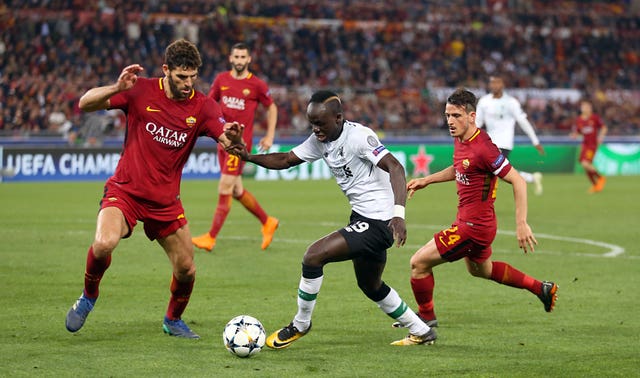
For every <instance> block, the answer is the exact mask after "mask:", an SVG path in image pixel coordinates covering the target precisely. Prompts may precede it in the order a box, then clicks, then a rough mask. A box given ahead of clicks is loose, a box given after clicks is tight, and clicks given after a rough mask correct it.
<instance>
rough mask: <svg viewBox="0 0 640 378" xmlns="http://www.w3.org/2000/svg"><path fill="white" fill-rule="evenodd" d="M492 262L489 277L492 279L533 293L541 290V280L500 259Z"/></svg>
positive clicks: (537, 293)
mask: <svg viewBox="0 0 640 378" xmlns="http://www.w3.org/2000/svg"><path fill="white" fill-rule="evenodd" d="M492 264H493V267H492V268H491V279H492V280H493V281H496V282H497V283H501V284H503V285H507V286H511V287H517V288H519V289H527V290H529V291H530V292H532V293H533V294H535V295H540V293H541V292H542V282H540V281H538V280H536V279H535V278H533V277H531V276H528V275H526V274H524V273H522V272H521V271H519V270H518V269H516V268H514V267H512V266H511V265H509V264H507V263H504V262H501V261H494V262H493V263H492Z"/></svg>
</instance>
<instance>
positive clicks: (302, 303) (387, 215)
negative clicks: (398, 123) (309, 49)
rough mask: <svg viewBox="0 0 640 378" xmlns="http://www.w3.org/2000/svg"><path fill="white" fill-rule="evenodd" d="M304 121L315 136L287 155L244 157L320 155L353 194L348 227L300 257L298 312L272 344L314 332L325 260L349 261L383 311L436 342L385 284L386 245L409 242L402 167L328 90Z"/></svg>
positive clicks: (277, 159) (278, 159) (285, 160)
mask: <svg viewBox="0 0 640 378" xmlns="http://www.w3.org/2000/svg"><path fill="white" fill-rule="evenodd" d="M307 119H308V120H309V123H310V124H311V129H312V131H313V134H312V135H311V136H309V138H308V139H307V140H306V141H304V142H303V143H302V144H300V145H298V146H296V147H294V148H293V149H292V150H291V151H289V152H279V153H270V154H265V155H249V154H248V152H247V151H246V150H245V149H244V148H238V149H237V150H236V151H235V153H238V154H239V155H240V156H241V157H242V159H243V160H246V161H250V162H252V163H255V164H258V165H260V166H263V167H265V168H270V169H287V168H289V167H293V166H296V165H298V164H301V163H303V162H305V161H306V162H312V161H316V160H319V159H323V160H324V161H325V163H326V164H327V165H328V166H329V168H330V170H331V172H332V174H333V176H334V177H335V179H336V182H337V183H338V185H339V186H340V188H341V189H342V191H343V192H344V194H345V195H346V196H347V198H348V199H349V203H350V204H351V217H350V220H349V224H348V225H347V226H345V227H343V228H341V229H339V230H337V231H334V232H332V233H330V234H329V235H326V236H324V237H322V238H321V239H319V240H317V241H315V242H314V243H313V244H311V245H310V246H309V247H308V248H307V251H306V252H305V254H304V257H303V258H302V277H301V279H300V284H299V286H298V312H297V313H296V315H295V316H294V318H293V320H292V321H291V323H289V325H287V326H285V327H283V328H281V329H280V330H278V331H276V332H274V333H273V334H271V335H270V336H269V337H267V342H266V344H267V346H269V347H271V348H275V349H279V348H285V347H287V346H289V345H290V344H291V343H292V342H294V341H295V340H297V339H299V338H300V337H302V336H304V335H306V334H307V333H308V332H309V330H310V329H311V314H312V312H313V309H314V307H315V304H316V297H317V295H318V292H319V291H320V287H321V285H322V280H323V267H324V265H325V264H328V263H332V262H338V261H345V260H351V261H352V262H353V268H354V271H355V275H356V280H357V282H358V287H359V288H360V289H361V290H362V292H363V293H364V294H365V295H366V296H367V297H368V298H369V299H371V300H372V301H374V302H375V303H376V304H377V305H378V306H379V307H380V309H381V310H382V311H383V312H384V313H386V314H387V315H389V316H390V317H392V318H394V319H396V320H397V321H398V322H399V323H401V324H402V325H403V326H405V327H407V328H409V332H411V334H412V337H413V340H414V342H415V343H421V344H432V343H433V342H434V341H435V340H436V333H435V330H433V329H430V328H429V326H428V325H426V324H425V323H424V322H422V321H421V320H420V319H419V318H418V316H417V315H416V314H415V313H414V312H413V311H411V310H410V309H409V307H408V306H407V305H406V303H405V302H404V301H403V300H402V299H401V298H400V296H399V295H398V293H397V292H396V291H395V290H394V289H392V288H391V287H389V286H388V285H387V284H385V283H384V281H382V272H383V271H384V267H385V264H386V260H387V248H389V247H391V246H392V245H393V243H394V240H395V242H396V243H397V245H398V246H401V245H403V244H404V242H405V240H406V236H407V230H406V226H405V222H404V205H405V201H406V188H405V185H406V180H405V172H404V167H403V166H402V165H401V164H400V163H399V162H398V160H396V158H395V157H393V155H392V154H391V153H389V151H388V150H387V149H386V148H385V146H384V145H383V144H382V143H380V141H379V140H378V137H377V136H376V134H375V133H374V132H373V130H371V129H370V128H368V127H365V126H363V125H361V124H359V123H355V122H351V121H347V120H345V119H344V115H343V111H342V104H341V101H340V98H339V97H338V96H337V95H336V94H335V93H333V92H330V91H319V92H316V93H314V94H313V95H312V96H311V99H310V101H309V104H308V106H307Z"/></svg>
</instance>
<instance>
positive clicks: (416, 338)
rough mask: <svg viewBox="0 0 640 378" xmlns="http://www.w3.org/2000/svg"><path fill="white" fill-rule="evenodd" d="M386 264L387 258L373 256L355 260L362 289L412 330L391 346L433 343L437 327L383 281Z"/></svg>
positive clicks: (392, 316)
mask: <svg viewBox="0 0 640 378" xmlns="http://www.w3.org/2000/svg"><path fill="white" fill-rule="evenodd" d="M381 257H382V256H381ZM384 257H386V254H385V255H384ZM384 267H385V261H378V260H374V259H372V258H371V257H370V256H366V255H364V256H359V257H356V258H354V259H353V269H354V272H355V274H356V279H357V281H358V287H359V288H360V290H362V292H363V293H364V295H366V296H367V297H368V298H369V299H371V300H372V301H374V302H375V303H376V304H377V305H378V307H379V308H380V309H381V310H382V311H383V312H384V313H385V314H387V315H388V316H389V317H391V318H393V319H395V320H396V321H397V322H399V323H400V324H402V326H403V327H405V328H408V329H409V335H408V336H407V337H405V338H403V339H401V340H398V341H394V342H393V343H392V344H391V345H398V346H402V345H418V344H433V343H434V342H435V340H436V333H435V330H432V329H430V328H429V326H428V325H426V324H425V323H424V322H423V321H422V319H420V318H419V317H418V315H416V313H415V312H413V310H411V308H409V306H407V304H406V302H405V301H403V300H402V298H400V295H398V293H397V292H396V291H395V290H394V289H393V288H392V287H390V286H388V285H387V284H386V283H385V282H384V281H382V272H383V271H384Z"/></svg>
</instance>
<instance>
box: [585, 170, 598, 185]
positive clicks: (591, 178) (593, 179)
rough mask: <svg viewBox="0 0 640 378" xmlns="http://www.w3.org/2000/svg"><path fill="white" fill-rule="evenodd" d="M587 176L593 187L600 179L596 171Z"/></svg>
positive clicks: (588, 173)
mask: <svg viewBox="0 0 640 378" xmlns="http://www.w3.org/2000/svg"><path fill="white" fill-rule="evenodd" d="M587 176H588V177H589V181H591V183H592V184H593V185H595V184H596V183H597V182H598V179H599V178H600V175H599V174H598V172H596V171H593V172H591V171H589V172H587Z"/></svg>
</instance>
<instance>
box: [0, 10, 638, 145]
mask: <svg viewBox="0 0 640 378" xmlns="http://www.w3.org/2000/svg"><path fill="white" fill-rule="evenodd" d="M238 35H240V36H242V38H243V40H244V42H247V43H248V44H249V45H251V46H252V50H253V51H254V52H255V53H254V55H255V58H254V62H253V67H254V71H255V72H256V74H258V75H260V76H261V77H264V78H265V79H266V80H267V81H268V82H269V85H270V86H271V88H272V90H275V89H277V93H276V94H275V95H274V97H275V98H276V101H277V102H278V103H279V104H283V106H282V107H281V108H280V109H279V113H280V114H279V125H278V130H279V131H278V132H279V134H280V135H287V134H299V133H306V132H308V130H307V127H306V121H305V120H304V109H305V107H306V100H307V98H308V95H309V88H313V89H318V88H319V87H327V88H329V89H334V90H337V91H339V92H341V95H343V96H345V95H347V96H348V97H349V98H348V101H346V102H347V104H348V106H347V107H346V109H345V111H346V112H347V118H351V119H361V120H363V121H366V122H367V123H368V124H369V125H370V126H371V127H373V128H376V129H379V130H381V131H384V132H386V133H388V134H396V135H411V134H420V135H425V134H442V132H443V128H442V125H443V121H442V116H441V114H440V113H441V112H440V111H439V109H441V108H442V104H441V103H440V101H441V100H439V99H438V98H437V96H435V95H434V92H436V90H437V89H438V88H441V87H457V86H465V87H468V88H482V86H483V85H484V78H486V77H487V76H488V75H489V74H491V73H492V72H494V71H496V70H500V71H502V72H506V76H505V79H506V80H508V82H509V83H512V84H513V86H514V87H518V88H538V89H550V88H564V89H568V88H572V89H575V90H578V91H580V92H581V93H582V94H583V95H584V96H586V97H590V98H591V97H596V98H597V99H598V101H596V102H594V106H595V107H596V109H595V110H596V112H598V113H599V114H601V115H602V116H603V118H605V120H606V122H607V124H608V125H609V127H610V132H609V134H610V135H627V134H635V135H637V134H638V133H639V127H640V126H639V125H640V123H639V122H638V117H639V114H640V95H639V94H638V90H639V89H638V88H640V38H638V37H640V16H639V15H638V13H637V10H636V11H635V13H633V10H632V9H631V8H630V6H629V4H628V2H626V1H560V2H558V1H530V0H452V1H448V2H446V3H445V2H441V1H435V0H386V1H383V0H326V1H324V2H322V5H319V3H318V2H316V1H311V0H296V1H291V0H265V1H260V2H255V1H248V0H239V1H224V2H217V4H214V2H210V1H206V0H182V1H178V0H169V1H157V0H153V1H143V0H128V1H124V0H111V1H101V2H80V1H76V0H22V1H13V0H8V1H5V2H4V5H2V6H0V110H1V115H2V117H1V120H0V135H12V136H28V135H52V134H53V135H59V136H61V137H64V138H69V137H72V136H73V135H74V134H73V131H74V130H78V131H79V133H80V134H79V135H81V136H82V135H84V134H87V133H86V131H87V130H89V129H91V128H87V127H86V125H83V123H84V121H83V115H82V114H80V112H79V111H78V109H77V106H76V104H77V101H78V97H79V96H80V94H81V93H84V91H86V89H88V88H90V87H94V86H97V85H101V84H104V83H106V82H108V81H109V80H110V79H111V78H112V77H113V76H114V75H117V74H118V73H119V72H120V71H121V69H122V67H124V66H125V65H127V64H129V63H133V62H137V63H140V64H142V65H143V66H145V67H146V68H147V69H149V70H154V69H155V70H157V68H153V67H159V64H158V62H161V61H162V55H163V52H164V51H163V50H162V46H165V45H167V44H168V43H169V42H170V41H171V40H173V39H175V38H178V37H181V36H184V37H186V38H189V39H190V40H192V41H194V42H197V43H198V45H199V48H200V51H201V53H202V56H203V61H204V62H205V65H204V66H203V67H202V70H201V72H200V76H201V80H200V81H199V86H198V89H199V90H201V91H203V92H206V91H207V90H208V84H207V83H209V82H211V80H212V79H213V77H214V75H215V74H216V73H218V72H220V71H222V70H226V69H228V62H227V57H226V54H225V51H229V43H233V42H236V41H235V40H234V38H236V36H238ZM146 75H149V76H153V75H161V72H146ZM532 93H533V92H532ZM478 94H481V93H478ZM345 98H346V97H345ZM521 100H522V102H523V105H524V107H525V111H526V112H527V113H528V114H529V115H530V116H531V117H532V120H533V121H534V124H535V125H536V127H537V128H538V132H539V133H540V134H541V135H544V134H566V130H564V128H565V127H566V122H567V121H566V120H567V119H570V118H572V117H574V116H575V111H574V110H572V109H573V108H574V105H573V104H572V103H571V102H568V100H566V99H563V100H553V99H546V98H541V97H536V96H532V97H528V98H524V99H521ZM573 101H576V100H573ZM285 104H286V105H285ZM52 112H55V113H59V112H62V113H64V116H65V119H66V121H64V122H63V124H64V125H65V126H64V128H63V129H66V130H71V131H72V132H71V134H65V132H64V131H63V132H60V126H58V125H56V124H54V123H52V122H50V119H51V116H52V114H51V113H52ZM56 117H58V118H61V116H60V115H59V114H56V116H55V117H54V119H55V118H56ZM67 122H69V123H70V124H71V125H70V126H69V123H67ZM257 130H260V125H257ZM103 131H106V132H107V133H109V134H111V135H113V134H114V133H115V134H116V135H118V134H119V133H121V131H122V130H118V127H117V126H116V127H115V128H114V129H104V130H103ZM67 132H68V131H67ZM96 140H97V139H96Z"/></svg>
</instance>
